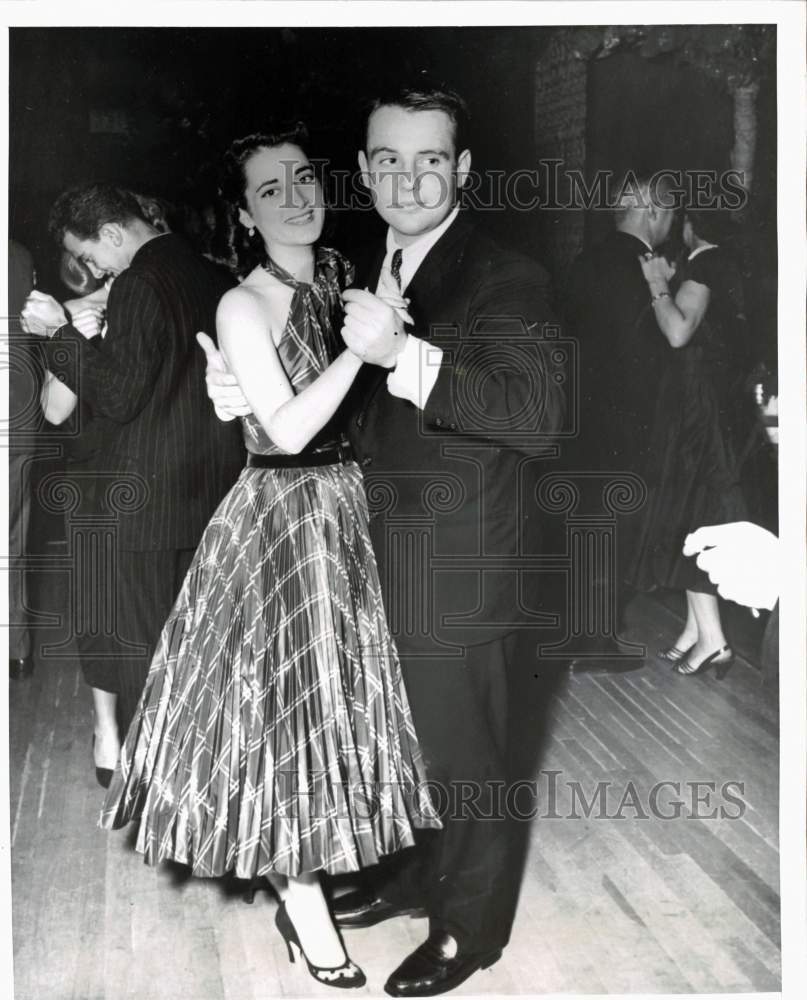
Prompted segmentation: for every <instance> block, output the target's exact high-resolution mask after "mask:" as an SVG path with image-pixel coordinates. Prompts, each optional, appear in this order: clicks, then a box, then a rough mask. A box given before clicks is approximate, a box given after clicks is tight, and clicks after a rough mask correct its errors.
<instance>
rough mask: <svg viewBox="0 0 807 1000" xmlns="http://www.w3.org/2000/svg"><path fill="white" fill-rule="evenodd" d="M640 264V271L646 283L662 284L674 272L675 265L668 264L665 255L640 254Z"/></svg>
mask: <svg viewBox="0 0 807 1000" xmlns="http://www.w3.org/2000/svg"><path fill="white" fill-rule="evenodd" d="M639 263H640V264H641V265H642V273H643V274H644V277H645V281H646V282H647V283H648V285H664V286H666V284H667V282H668V281H669V280H670V279H671V278H672V276H673V275H674V274H675V267H674V266H673V265H672V264H670V262H669V261H668V260H667V258H666V257H656V256H650V255H648V254H642V255H640V257H639Z"/></svg>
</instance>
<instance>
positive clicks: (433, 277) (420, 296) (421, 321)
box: [406, 213, 473, 339]
mask: <svg viewBox="0 0 807 1000" xmlns="http://www.w3.org/2000/svg"><path fill="white" fill-rule="evenodd" d="M472 228H473V226H472V225H471V223H469V222H466V221H465V219H464V217H463V215H462V213H460V215H458V216H457V218H456V219H455V221H454V222H453V223H452V224H451V226H450V227H449V229H448V231H447V232H445V233H444V234H443V236H442V237H441V238H440V239H439V240H438V241H437V242H436V243H435V245H434V246H433V247H432V248H431V250H430V251H429V252H428V253H427V254H426V256H425V257H424V259H423V262H422V263H421V265H420V267H419V268H418V269H417V272H416V274H415V276H414V278H413V279H412V281H411V282H410V283H409V286H408V287H407V289H406V297H407V298H408V299H409V300H410V303H409V312H410V314H411V316H412V319H413V320H414V321H415V325H414V330H415V332H416V334H417V336H418V337H421V338H424V339H428V338H429V337H430V336H431V330H430V327H431V324H432V322H433V321H434V319H435V313H437V312H439V309H440V306H441V305H442V304H443V303H444V302H445V299H446V292H447V290H448V288H449V286H450V284H451V282H452V281H453V279H454V278H455V277H456V275H457V273H458V271H459V269H460V268H461V266H462V258H463V255H464V253H465V247H466V245H467V242H468V236H469V234H470V232H471V230H472Z"/></svg>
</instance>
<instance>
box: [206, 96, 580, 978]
mask: <svg viewBox="0 0 807 1000" xmlns="http://www.w3.org/2000/svg"><path fill="white" fill-rule="evenodd" d="M465 122H466V112H465V108H464V104H463V102H462V100H461V99H460V98H459V97H458V96H457V95H456V94H453V93H450V92H444V91H438V90H434V91H428V92H426V91H414V90H411V91H410V90H403V91H399V92H396V93H394V94H390V95H388V96H385V97H384V98H383V99H379V100H378V101H376V102H375V104H374V105H373V107H372V110H371V112H370V114H369V118H368V121H367V128H366V131H365V140H366V141H365V146H364V149H362V151H361V152H360V153H359V163H360V166H361V169H362V171H363V173H364V176H365V179H366V183H367V184H368V186H369V187H370V189H371V191H372V193H373V198H374V202H375V207H376V209H377V211H378V212H379V214H380V215H381V217H382V219H383V220H384V221H385V222H386V223H387V224H388V227H389V228H388V231H387V237H386V242H384V243H382V244H380V245H378V246H374V247H373V246H371V247H368V248H367V253H366V254H365V255H364V259H362V260H358V261H357V277H356V282H355V287H354V288H351V289H348V290H347V291H346V292H345V293H344V300H345V303H346V320H345V325H344V329H343V331H342V335H343V338H344V340H345V341H346V343H347V344H348V346H349V347H350V348H351V350H354V351H355V352H356V353H357V354H359V355H360V356H361V357H363V358H364V360H365V361H366V363H367V364H366V367H365V368H363V369H362V372H361V373H360V374H359V377H358V379H357V382H356V385H355V386H354V389H353V391H352V393H351V396H350V397H349V400H348V401H347V407H348V412H349V413H350V414H351V416H350V419H349V433H350V437H351V440H352V443H353V447H354V450H355V452H356V455H357V458H358V460H359V461H360V463H361V465H362V468H363V469H364V475H365V481H366V486H367V493H368V500H369V504H370V510H371V522H370V527H371V533H372V536H373V543H374V548H375V552H376V556H377V559H378V563H379V570H380V574H381V581H382V587H383V589H384V599H385V606H386V611H387V616H388V618H389V621H390V627H391V630H392V632H393V635H394V636H395V640H396V643H397V646H398V651H399V653H400V655H401V660H402V666H403V671H404V678H405V682H406V689H407V693H408V696H409V701H410V704H411V708H412V715H413V720H414V723H415V728H416V730H417V733H418V737H419V740H420V745H421V748H422V750H423V754H424V761H425V764H426V768H427V772H428V775H429V780H430V783H431V786H432V791H433V797H434V801H435V804H436V805H437V807H438V808H439V809H440V810H441V813H442V819H443V824H444V828H443V830H441V831H439V833H436V834H424V836H423V837H422V838H420V839H419V843H418V844H417V846H416V847H415V848H414V849H413V850H411V851H405V852H403V853H402V855H399V856H397V857H395V858H393V859H391V860H390V863H388V864H382V865H379V866H376V867H375V868H374V869H371V870H368V872H367V873H366V874H367V876H368V878H367V883H368V884H367V885H365V886H364V887H362V888H361V889H359V890H355V891H353V892H351V893H348V894H347V895H345V896H341V897H338V898H337V899H336V900H335V901H334V904H333V909H334V917H335V919H336V921H337V923H338V924H339V925H340V926H342V927H368V926H372V925H373V924H376V923H378V922H380V921H382V920H385V919H387V918H389V917H394V916H397V915H400V914H405V913H410V914H414V913H425V914H426V915H428V917H429V935H428V939H427V940H426V941H425V942H424V943H423V944H422V945H421V946H420V947H419V948H417V949H416V951H415V952H413V953H412V954H411V955H410V956H409V957H408V958H406V959H405V960H404V961H403V962H402V963H401V965H400V966H399V968H397V969H396V970H395V971H394V972H393V973H392V975H391V976H390V977H389V979H388V981H387V984H386V987H385V988H386V990H387V992H388V993H389V994H391V995H393V996H434V995H437V994H439V993H444V992H446V991H447V990H450V989H453V988H454V987H455V986H458V985H459V984H460V983H462V982H463V981H464V980H466V979H467V978H468V977H469V976H471V975H472V974H473V973H474V972H476V971H477V970H478V969H481V968H487V967H488V966H490V965H492V964H493V963H494V962H495V961H497V960H498V958H499V957H500V955H501V951H502V948H503V947H504V946H505V945H506V944H507V941H508V938H509V934H510V928H511V924H512V921H513V916H514V913H515V905H516V899H517V895H518V888H519V886H518V881H517V879H514V878H513V877H512V867H513V864H512V861H513V855H514V850H513V837H512V830H513V826H512V825H511V824H510V823H508V822H506V820H505V816H506V814H507V813H508V812H509V813H510V814H512V813H513V812H518V811H519V810H521V811H522V815H523V812H524V806H525V803H524V802H523V801H522V802H514V801H511V796H509V795H507V796H505V795H503V794H502V796H501V798H502V799H504V798H506V799H507V801H506V802H504V801H501V802H500V801H497V795H496V793H497V789H498V791H500V792H502V791H503V786H505V785H506V779H507V772H508V736H509V733H508V726H507V677H506V669H507V665H508V662H509V661H511V660H512V658H513V655H514V651H515V648H516V637H517V632H518V629H519V626H520V624H521V622H522V620H523V619H522V613H523V611H524V610H525V608H524V605H527V606H529V598H527V599H526V600H525V597H524V593H523V590H521V589H520V585H521V583H522V581H520V580H519V579H518V577H517V573H516V572H514V571H513V570H512V569H511V570H508V569H506V568H503V566H502V560H504V559H506V558H507V556H515V555H518V554H521V553H522V552H523V551H524V549H525V548H526V545H525V531H526V530H527V527H528V526H530V527H531V526H532V525H533V524H534V523H535V521H536V518H535V517H534V516H532V517H531V516H530V503H529V498H528V501H527V503H526V504H522V503H521V502H520V501H521V498H522V496H523V492H524V490H523V482H524V480H525V478H528V476H529V470H528V466H529V465H530V463H531V462H534V461H535V460H536V459H537V458H539V457H540V456H541V455H542V454H545V453H546V451H547V445H548V444H549V442H550V441H551V440H552V435H553V433H555V432H557V430H558V429H559V428H560V426H561V423H562V409H563V392H562V389H561V387H560V385H559V382H558V381H557V380H556V379H555V377H554V376H555V375H556V374H560V373H556V372H553V371H550V370H549V369H550V365H549V364H548V363H547V353H546V350H545V347H546V345H545V342H544V341H543V339H542V335H543V334H544V333H545V332H547V331H546V330H545V327H547V326H549V325H550V324H551V322H552V316H551V313H550V310H549V308H548V306H547V302H546V294H545V293H546V285H547V276H546V273H545V272H544V270H543V269H542V268H541V267H540V266H539V265H538V264H536V263H534V262H533V261H530V260H527V259H526V258H524V257H521V256H519V255H518V254H516V253H514V252H512V251H510V250H506V249H504V248H502V247H501V246H499V245H498V244H496V243H495V242H494V241H493V240H491V239H490V238H489V237H488V236H486V235H485V234H484V233H483V232H482V231H481V230H480V229H479V228H477V226H476V225H474V223H473V222H472V221H470V220H469V219H466V218H465V216H464V215H463V214H462V213H461V212H460V210H459V207H458V194H459V188H460V186H461V185H462V183H463V181H464V180H465V178H466V177H467V174H468V171H469V169H470V165H471V155H470V152H469V151H468V149H467V148H466V146H465V134H464V130H465ZM370 289H372V291H370ZM552 332H556V328H554V327H553V328H552ZM550 344H551V341H550ZM209 362H210V364H209V369H208V384H209V386H210V395H211V398H212V399H213V401H214V402H215V403H216V405H217V407H218V409H219V412H220V413H221V414H222V416H224V417H227V416H233V415H237V414H241V413H243V412H244V409H243V408H244V406H245V402H246V401H245V400H244V399H243V397H242V396H241V395H240V392H239V390H238V388H237V385H235V384H234V380H233V378H232V376H231V375H229V374H228V373H227V372H226V371H224V370H223V367H224V366H223V359H222V358H221V356H220V355H216V354H214V353H213V352H212V351H211V352H210V357H209ZM382 508H383V509H382ZM533 655H534V654H533ZM521 825H522V826H523V823H522V824H521Z"/></svg>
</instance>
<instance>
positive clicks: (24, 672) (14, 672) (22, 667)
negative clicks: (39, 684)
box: [8, 656, 34, 681]
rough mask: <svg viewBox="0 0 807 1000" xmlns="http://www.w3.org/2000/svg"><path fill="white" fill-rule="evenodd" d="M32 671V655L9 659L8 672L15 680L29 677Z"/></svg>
mask: <svg viewBox="0 0 807 1000" xmlns="http://www.w3.org/2000/svg"><path fill="white" fill-rule="evenodd" d="M33 672H34V660H33V657H32V656H21V657H19V658H18V659H9V661H8V674H9V677H11V678H13V680H15V681H19V680H22V679H23V678H24V677H30V676H31V675H32V674H33Z"/></svg>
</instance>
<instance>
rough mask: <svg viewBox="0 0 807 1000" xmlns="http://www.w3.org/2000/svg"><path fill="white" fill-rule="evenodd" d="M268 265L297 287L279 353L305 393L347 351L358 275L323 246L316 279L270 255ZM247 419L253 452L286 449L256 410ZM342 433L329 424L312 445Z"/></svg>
mask: <svg viewBox="0 0 807 1000" xmlns="http://www.w3.org/2000/svg"><path fill="white" fill-rule="evenodd" d="M264 267H265V268H266V270H267V271H268V272H269V273H270V274H271V275H273V276H274V277H275V278H277V280H278V281H280V282H282V283H283V284H284V285H288V287H289V288H292V289H293V290H294V294H293V296H292V300H291V305H290V307H289V318H288V320H287V321H286V327H285V329H284V331H283V335H282V337H281V338H280V343H279V344H278V345H277V353H278V356H279V358H280V363H281V364H282V365H283V368H284V369H285V372H286V374H287V375H288V378H289V381H290V382H291V385H292V388H293V389H294V392H295V393H299V392H302V390H303V389H305V388H306V386H308V385H310V384H311V383H312V382H313V381H314V380H315V379H316V378H318V377H319V376H320V375H321V374H322V372H324V371H325V369H326V368H327V367H328V365H329V364H330V363H331V362H332V361H333V360H334V358H335V357H336V356H337V355H338V354H339V353H340V351H341V350H342V341H341V338H340V336H339V330H340V329H341V326H342V299H341V293H342V291H343V289H345V288H347V287H348V286H349V285H350V284H351V282H352V280H353V265H352V264H351V263H350V262H349V261H347V260H346V259H345V258H344V257H343V256H342V255H341V254H340V253H337V251H336V250H331V249H329V248H327V247H319V248H317V258H316V266H315V269H314V280H313V282H312V283H311V284H308V283H307V282H304V281H298V280H297V279H296V278H294V277H293V276H292V275H291V274H289V272H288V271H286V270H284V269H283V268H282V267H280V265H279V264H276V263H275V262H274V261H273V260H272V259H271V258H267V261H266V263H265V264H264ZM241 421H242V424H243V428H244V443H245V445H246V448H247V450H248V451H250V452H252V453H253V454H259V455H275V454H279V453H280V449H279V448H278V447H277V445H275V444H274V443H273V442H272V441H271V440H270V439H269V437H268V436H267V434H266V432H265V431H264V429H263V427H261V425H260V423H259V422H258V421H257V420H256V418H255V417H254V416H253V415H252V414H249V415H248V416H246V417H242V418H241ZM342 438H343V435H342V434H341V433H340V431H339V430H338V429H337V428H335V427H333V426H332V425H328V426H326V427H325V428H323V430H322V431H321V432H320V434H318V435H317V437H316V438H315V440H314V441H312V442H311V444H310V445H309V449H310V450H311V451H320V450H322V449H324V448H332V447H334V445H336V444H339V443H341V441H342Z"/></svg>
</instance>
